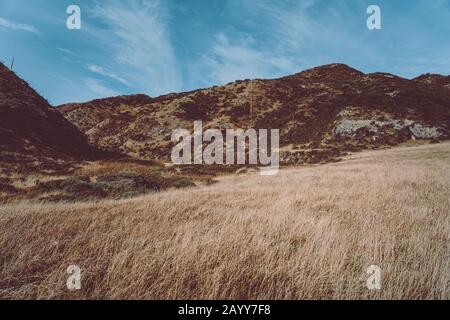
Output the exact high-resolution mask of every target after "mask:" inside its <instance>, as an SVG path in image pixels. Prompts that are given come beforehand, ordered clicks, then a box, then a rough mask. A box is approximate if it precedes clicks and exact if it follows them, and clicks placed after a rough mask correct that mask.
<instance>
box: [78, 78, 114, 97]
mask: <svg viewBox="0 0 450 320" xmlns="http://www.w3.org/2000/svg"><path fill="white" fill-rule="evenodd" d="M83 82H84V84H85V85H86V87H87V88H88V89H89V90H90V91H91V92H92V93H93V94H94V95H96V96H97V97H98V98H104V97H113V96H118V95H120V94H119V93H118V92H117V91H115V90H112V89H110V88H107V87H105V86H104V85H103V84H102V83H101V82H100V81H98V80H95V79H91V78H87V79H84V81H83Z"/></svg>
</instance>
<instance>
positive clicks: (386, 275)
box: [0, 143, 450, 299]
mask: <svg viewBox="0 0 450 320" xmlns="http://www.w3.org/2000/svg"><path fill="white" fill-rule="evenodd" d="M449 199H450V143H443V144H436V145H426V146H420V147H410V148H397V149H392V150H379V151H370V152H365V153H358V154H355V155H353V156H349V157H347V158H346V159H344V161H342V162H339V163H329V164H325V165H320V166H309V167H303V168H293V169H285V170H282V171H280V173H279V175H277V176H273V177H262V176H259V175H257V174H250V175H243V176H229V177H221V178H220V182H219V183H216V184H214V185H211V186H202V187H197V188H190V189H181V190H174V191H170V192H160V193H154V194H150V195H145V196H141V197H137V198H134V199H126V200H119V201H112V200H111V201H101V202H95V203H92V202H84V203H74V204H64V203H56V204H50V203H35V204H30V203H26V202H24V203H15V204H9V205H3V206H1V207H0V248H1V249H0V250H1V254H0V298H4V299H17V298H25V299H53V298H62V299H99V298H103V299H187V298H191V299H315V298H318V299H369V298H370V299H394V298H398V299H449V298H450V291H449V290H450V272H449V270H450V264H449V261H450V259H449V252H450V203H449ZM69 265H79V266H80V267H81V269H82V288H81V290H79V291H69V290H68V289H67V287H66V280H67V277H68V275H67V274H66V270H67V267H68V266H69ZM370 265H378V266H379V267H380V268H381V270H382V289H381V290H375V291H370V290H368V289H367V287H366V280H367V277H368V275H367V274H366V270H367V268H368V267H369V266H370Z"/></svg>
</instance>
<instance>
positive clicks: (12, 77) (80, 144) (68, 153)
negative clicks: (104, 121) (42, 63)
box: [0, 63, 94, 169]
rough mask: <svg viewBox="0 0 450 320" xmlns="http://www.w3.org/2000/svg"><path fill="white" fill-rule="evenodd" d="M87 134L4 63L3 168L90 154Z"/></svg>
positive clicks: (0, 109)
mask: <svg viewBox="0 0 450 320" xmlns="http://www.w3.org/2000/svg"><path fill="white" fill-rule="evenodd" d="M93 150H94V149H93V148H92V147H90V146H89V145H88V142H87V137H86V135H85V134H84V133H82V132H80V131H79V130H78V129H77V128H76V127H75V126H74V125H73V124H71V123H70V122H69V121H67V120H66V119H65V118H64V117H63V116H62V115H61V113H60V112H58V111H57V110H55V108H53V107H51V106H50V105H49V103H48V102H47V101H46V100H45V99H44V98H42V97H41V96H40V95H39V94H38V93H36V91H34V90H33V89H32V88H31V87H30V86H29V85H28V84H27V83H26V82H25V81H23V80H22V79H20V78H19V77H17V75H16V74H15V73H14V72H12V71H11V70H9V69H8V68H7V67H6V66H4V65H3V64H1V63H0V155H1V162H2V168H6V167H15V168H19V167H20V168H22V169H23V168H28V169H30V168H40V169H42V167H46V166H50V167H51V166H57V165H58V163H59V164H61V163H62V162H64V161H68V160H75V159H78V158H89V157H90V156H92V154H93V153H94V151H93Z"/></svg>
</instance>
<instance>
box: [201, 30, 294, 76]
mask: <svg viewBox="0 0 450 320" xmlns="http://www.w3.org/2000/svg"><path fill="white" fill-rule="evenodd" d="M254 44H255V40H254V39H253V38H252V37H249V36H246V37H244V38H243V39H238V40H237V41H233V42H232V41H231V40H230V39H229V37H227V36H226V35H225V34H223V33H221V34H218V35H217V36H216V41H215V43H214V45H213V47H212V48H211V50H209V51H208V52H207V53H206V54H205V55H204V56H203V59H202V62H201V63H204V64H205V65H206V67H207V68H208V69H209V77H210V78H211V79H210V80H212V81H214V82H216V83H227V82H230V81H233V80H237V79H244V78H257V77H272V76H274V75H281V74H283V73H286V72H288V70H291V69H292V68H293V66H292V63H291V61H290V60H289V59H288V58H286V57H283V56H277V55H273V54H272V53H271V52H269V51H266V50H264V49H261V48H255V47H253V45H254Z"/></svg>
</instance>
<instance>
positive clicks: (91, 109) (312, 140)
mask: <svg viewBox="0 0 450 320" xmlns="http://www.w3.org/2000/svg"><path fill="white" fill-rule="evenodd" d="M136 100H139V103H137V102H136ZM252 105H253V112H252V113H251V106H252ZM59 110H60V111H61V112H62V113H63V114H64V115H65V116H66V118H67V119H68V120H70V121H71V122H72V123H73V124H75V125H76V126H77V127H78V128H79V129H81V130H82V131H83V132H85V133H86V134H87V136H88V137H89V138H90V140H91V142H92V143H94V144H95V145H97V146H99V147H100V148H102V149H105V150H111V151H121V152H123V153H125V154H128V155H130V156H133V157H136V158H143V159H155V158H156V159H162V160H168V159H169V156H170V149H171V147H172V144H171V142H170V136H171V133H172V131H173V130H174V129H175V128H178V127H183V128H187V129H192V126H193V121H194V120H203V121H204V127H206V128H210V127H212V128H221V129H225V128H250V127H252V128H257V129H258V128H267V129H270V128H279V129H281V145H282V147H283V148H282V150H284V151H283V152H282V160H283V161H284V162H285V163H304V162H320V161H323V160H326V159H329V158H332V157H334V156H338V155H339V154H341V153H342V152H343V151H354V150H361V149H366V148H378V147H381V146H388V145H396V144H399V143H402V142H405V141H408V140H411V139H413V140H415V139H446V138H448V137H449V128H450V93H449V91H448V90H447V88H446V87H444V86H442V85H441V84H440V82H439V83H434V82H432V83H428V82H427V83H423V79H422V80H421V79H418V80H407V79H403V78H400V77H396V76H393V75H390V74H384V73H375V74H364V73H362V72H359V71H357V70H355V69H352V68H350V67H348V66H346V65H342V64H332V65H327V66H322V67H318V68H314V69H310V70H306V71H304V72H301V73H298V74H295V75H292V76H288V77H284V78H280V79H273V80H252V81H250V80H244V81H236V82H234V83H230V84H227V85H224V86H221V87H212V88H207V89H203V90H196V91H193V92H187V93H179V94H169V95H166V96H161V97H158V98H154V99H151V98H149V97H146V96H140V98H139V99H136V96H130V97H116V98H111V99H103V100H101V101H99V100H96V101H94V102H88V103H84V104H69V105H64V106H61V107H60V108H59Z"/></svg>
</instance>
